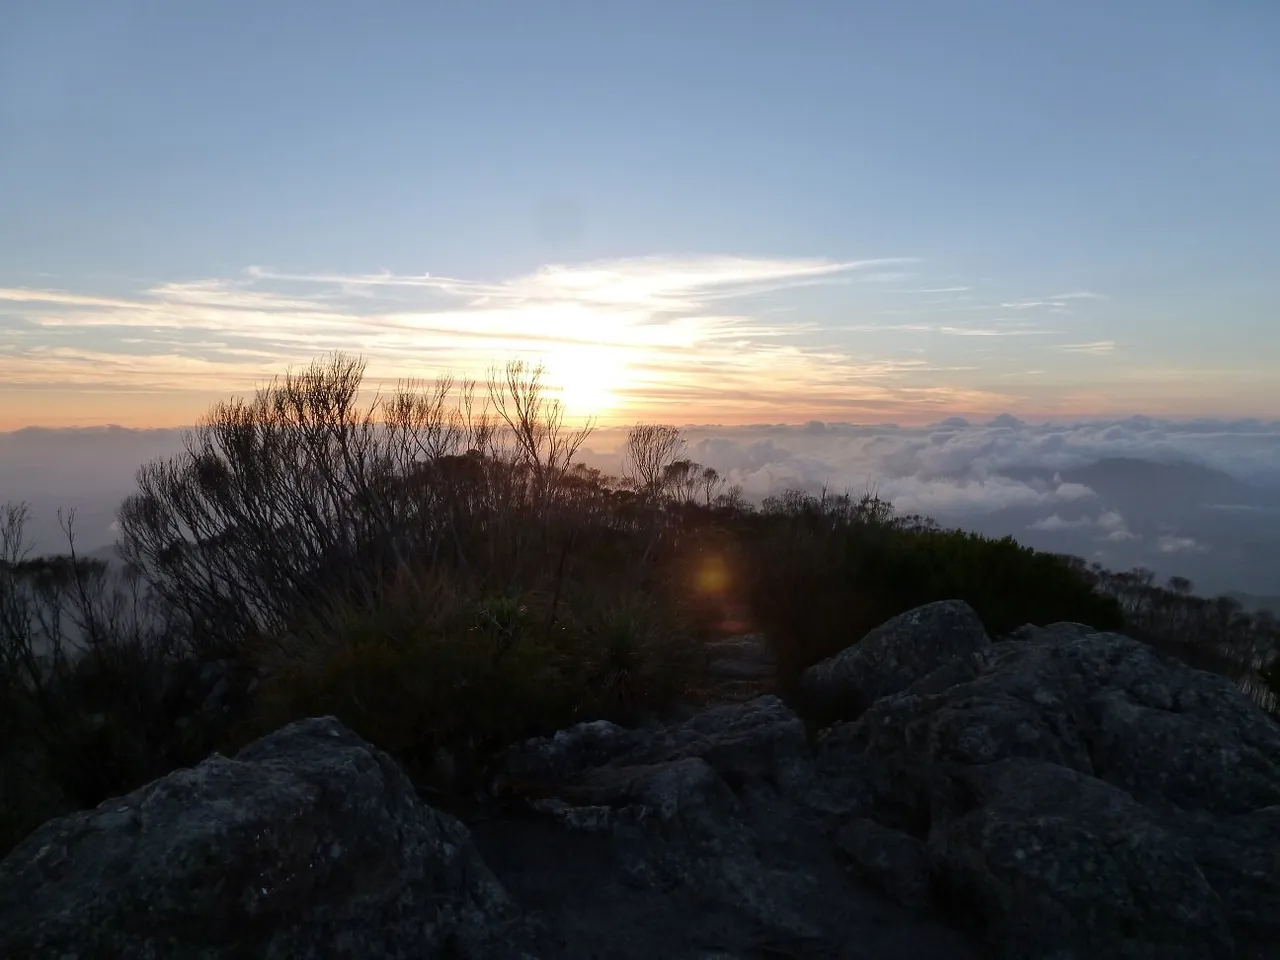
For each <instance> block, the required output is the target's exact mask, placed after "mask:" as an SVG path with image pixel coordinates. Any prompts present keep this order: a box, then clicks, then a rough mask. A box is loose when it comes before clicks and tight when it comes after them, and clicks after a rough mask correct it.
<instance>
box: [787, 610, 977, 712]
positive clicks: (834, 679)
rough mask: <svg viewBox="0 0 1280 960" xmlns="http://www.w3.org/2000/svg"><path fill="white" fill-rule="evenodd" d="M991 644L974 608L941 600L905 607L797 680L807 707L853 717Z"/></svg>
mask: <svg viewBox="0 0 1280 960" xmlns="http://www.w3.org/2000/svg"><path fill="white" fill-rule="evenodd" d="M990 645H991V640H990V639H989V638H988V637H987V633H986V630H985V628H984V627H983V625H982V621H981V620H980V619H979V618H978V615H977V614H976V613H975V612H974V610H973V608H972V607H970V606H969V605H968V604H967V603H965V602H963V601H961V600H943V601H939V602H937V603H930V604H927V605H925V606H923V607H917V608H916V609H914V610H909V611H907V612H906V613H903V614H901V615H899V616H897V617H894V618H893V619H892V620H889V621H887V622H885V623H883V624H881V625H880V626H878V627H876V628H875V629H874V630H872V631H871V632H870V633H868V634H867V635H866V636H865V637H863V638H862V640H861V641H859V642H858V643H856V644H854V645H853V646H851V647H849V648H847V649H845V650H844V651H842V652H841V653H838V654H836V655H835V656H834V657H830V658H828V659H826V660H823V661H822V662H821V663H817V664H815V665H814V666H812V667H810V668H809V669H808V670H806V671H805V672H804V674H803V675H802V676H801V678H800V695H801V699H802V702H803V703H804V706H805V709H806V710H807V711H810V712H811V713H812V714H813V715H814V716H817V717H820V718H822V719H823V720H852V719H855V718H857V717H858V716H860V715H861V714H862V713H863V712H864V711H865V710H867V709H868V708H869V707H870V706H871V705H872V704H873V703H875V702H876V701H877V700H879V699H880V698H882V697H887V696H890V695H892V694H895V693H898V692H900V691H902V690H905V689H906V688H907V687H909V686H911V684H913V683H915V682H916V681H917V680H920V679H921V678H923V677H925V676H927V675H929V674H930V673H932V672H933V671H935V670H937V669H938V668H940V667H943V666H945V665H946V664H948V663H950V662H951V661H953V660H958V659H963V658H965V657H967V656H969V655H972V654H976V653H980V652H981V651H983V650H985V649H987V648H988V647H989V646H990Z"/></svg>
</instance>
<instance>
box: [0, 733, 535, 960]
mask: <svg viewBox="0 0 1280 960" xmlns="http://www.w3.org/2000/svg"><path fill="white" fill-rule="evenodd" d="M509 915H510V904H509V901H508V898H507V896H506V894H505V892H504V891H503V889H502V887H501V885H500V884H498V882H497V881H496V880H495V879H494V878H493V876H492V874H491V873H490V872H489V870H488V869H487V868H486V867H485V865H484V863H483V861H482V860H481V859H480V857H479V855H478V854H477V853H476V850H475V847H474V846H473V845H472V842H471V838H470V836H469V834H468V833H467V830H466V828H465V827H463V826H462V824H460V823H459V822H458V821H457V820H455V819H454V818H453V817H450V816H448V815H446V814H443V813H440V812H438V811H435V810H432V809H431V808H429V807H425V806H423V805H422V804H421V803H419V802H418V800H417V798H416V796H415V794H414V791H413V787H412V785H411V784H410V783H409V781H408V779H407V778H406V777H405V775H404V774H403V773H402V772H401V771H400V769H399V768H398V767H397V766H396V765H395V763H393V762H392V761H391V759H390V758H389V757H387V756H386V755H385V754H383V753H382V752H381V751H378V750H375V749H373V748H372V747H370V746H369V745H368V744H366V743H364V742H363V741H361V740H360V739H359V738H358V737H356V736H355V735H354V734H352V733H350V732H349V731H348V730H346V728H344V727H343V726H341V725H340V724H339V723H337V721H335V720H332V719H317V720H307V721H303V722H301V723H296V724H293V725H291V726H288V727H285V728H284V729H282V730H280V731H278V732H276V733H274V734H272V735H270V736H268V737H265V738H263V739H262V740H259V741H257V742H255V743H253V744H251V745H249V746H248V747H246V748H245V749H244V750H243V751H241V752H240V753H239V754H238V755H237V756H236V757H235V758H234V759H227V758H225V757H220V756H217V755H215V756H212V757H210V758H209V759H208V760H206V761H205V762H204V763H201V764H200V765H199V766H197V767H194V768H191V769H187V770H180V771H177V772H176V773H173V774H170V775H169V776H167V777H164V778H163V779H161V780H157V781H155V782H154V783H151V784H148V785H147V786H145V787H143V788H142V789H140V790H137V791H135V792H134V793H131V794H129V795H128V796H125V797H121V798H119V799H116V800H110V801H108V802H106V803H104V804H102V805H101V806H99V807H98V808H97V809H96V810H92V811H89V812H86V813H79V814H75V815H74V816H70V817H64V818H62V819H59V820H53V821H51V822H49V823H47V824H45V825H44V826H43V827H41V828H40V829H38V830H37V831H36V832H35V833H34V834H32V835H31V836H30V837H28V838H27V839H26V840H25V841H23V842H22V843H21V844H19V845H18V847H17V848H16V849H14V850H13V851H12V852H11V853H10V854H9V856H8V857H7V858H6V859H5V860H4V862H3V863H0V957H6V958H7V957H12V958H19V957H23V958H25V957H32V958H37V957H41V958H42V957H53V958H61V960H68V958H82V960H89V958H97V957H103V958H106V957H129V958H140V960H146V958H157V960H159V958H169V957H173V958H187V957H193V958H194V957H199V958H202V960H204V958H209V960H212V958H221V957H271V958H280V960H285V958H308V957H315V958H319V957H350V958H353V960H354V958H372V957H397V958H398V957H404V958H410V957H412V958H415V960H416V958H423V957H443V956H466V955H468V953H469V952H470V953H474V952H476V951H479V950H481V949H482V948H486V947H487V942H488V940H489V938H491V937H492V936H493V935H494V934H495V933H500V931H501V930H502V927H503V923H504V921H505V920H506V919H507V918H508V917H509Z"/></svg>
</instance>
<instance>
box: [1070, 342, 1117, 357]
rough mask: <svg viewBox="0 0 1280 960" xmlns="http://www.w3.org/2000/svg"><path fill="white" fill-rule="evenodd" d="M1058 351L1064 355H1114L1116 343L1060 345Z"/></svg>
mask: <svg viewBox="0 0 1280 960" xmlns="http://www.w3.org/2000/svg"><path fill="white" fill-rule="evenodd" d="M1056 349H1058V350H1061V351H1062V352H1063V353H1088V354H1092V355H1094V356H1104V355H1106V354H1109V353H1114V352H1115V349H1116V342H1115V341H1114V340H1091V341H1090V342H1088V343H1060V344H1057V346H1056Z"/></svg>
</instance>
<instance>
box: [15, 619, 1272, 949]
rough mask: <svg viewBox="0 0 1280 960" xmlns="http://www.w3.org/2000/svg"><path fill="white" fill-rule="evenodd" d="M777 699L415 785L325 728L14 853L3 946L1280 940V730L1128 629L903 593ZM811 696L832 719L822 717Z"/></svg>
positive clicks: (275, 738) (293, 733)
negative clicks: (1014, 622) (469, 803)
mask: <svg viewBox="0 0 1280 960" xmlns="http://www.w3.org/2000/svg"><path fill="white" fill-rule="evenodd" d="M796 703H797V704H799V705H800V706H801V707H802V708H804V712H805V714H806V716H810V715H812V716H821V717H824V718H835V720H834V722H833V723H831V724H830V725H827V726H825V727H821V728H817V729H814V728H813V727H812V725H811V726H809V727H807V726H806V724H805V722H804V721H803V720H802V719H801V717H800V716H798V715H797V714H796V713H795V712H794V711H793V710H792V708H791V707H789V706H788V705H787V704H786V703H784V702H783V700H782V699H780V698H778V697H776V696H773V695H764V696H759V697H756V698H754V699H751V700H748V701H746V702H741V703H725V704H722V705H720V706H716V707H713V708H710V709H706V710H703V711H701V712H697V713H695V714H694V715H692V716H688V717H685V718H683V719H679V720H673V721H670V722H666V723H659V722H653V723H651V724H648V725H646V726H643V727H640V728H636V729H624V728H621V727H618V726H614V725H612V724H609V723H604V722H595V723H585V724H580V725H578V726H576V727H573V728H570V729H568V730H564V731H561V732H560V733H558V734H556V735H555V736H553V737H549V738H542V739H536V740H531V741H528V742H525V743H522V744H518V745H515V746H513V747H512V748H511V749H510V750H509V751H508V752H507V754H506V756H505V757H504V758H503V762H502V763H501V764H500V770H499V773H498V775H497V776H496V777H495V779H494V782H493V784H492V791H491V792H492V797H491V798H490V799H491V802H490V803H489V804H488V813H487V815H486V816H484V817H477V818H476V819H475V820H474V822H472V823H470V825H469V826H464V825H463V824H462V823H461V822H459V821H458V820H457V819H455V818H454V817H452V816H450V815H448V814H446V813H443V812H441V811H439V810H435V809H433V808H431V807H430V806H427V805H426V804H424V803H422V802H421V801H420V800H419V798H418V797H417V795H416V794H415V792H414V789H413V786H412V785H411V784H410V783H409V781H408V779H407V778H406V776H405V775H404V774H403V773H402V772H401V771H400V770H399V769H398V768H397V767H396V765H395V764H394V763H393V762H392V761H391V760H390V759H389V758H388V757H387V756H386V755H385V754H383V753H382V752H381V751H379V750H377V749H375V748H374V747H372V746H370V745H369V744H366V743H364V742H363V741H361V740H360V739H359V738H358V737H356V736H355V735H353V734H352V733H351V732H349V731H348V730H346V729H345V728H344V727H343V726H342V725H341V724H340V723H338V722H337V721H336V720H334V719H332V718H320V719H312V720H306V721H303V722H300V723H295V724H292V725H290V726H288V727H285V728H284V729H282V730H279V731H277V732H276V733H273V734H271V735H270V736H267V737H265V738H263V739H261V740H259V741H257V742H255V743H253V744H251V745H249V746H248V747H246V748H245V749H244V750H242V751H241V752H240V753H239V754H237V755H236V756H235V757H234V758H226V757H222V756H217V755H215V756H212V757H210V758H209V759H207V760H206V761H204V762H203V763H201V764H200V765H198V766H196V767H194V768H191V769H186V770H179V771H176V772H174V773H172V774H170V775H168V776H166V777H164V778H162V779H160V780H157V781H155V782H154V783H151V784H149V785H147V786H145V787H143V788H141V789H140V790H137V791H135V792H134V793H132V794H129V795H128V796H125V797H121V798H119V799H116V800H112V801H109V802H107V803H104V804H102V805H101V806H100V807H98V808H97V809H96V810H92V811H87V812H83V813H79V814H75V815H73V816H69V817H64V818H61V819H57V820H53V821H50V822H49V823H47V824H45V825H44V826H43V827H41V828H39V829H38V830H36V831H35V833H34V834H32V835H31V836H30V837H28V838H27V839H26V840H25V841H24V842H23V843H21V844H20V845H19V846H18V847H17V848H16V849H14V850H13V851H12V853H11V854H10V855H9V856H8V857H7V858H6V859H5V860H4V862H3V863H2V864H0V956H4V957H14V958H19V957H53V958H81V960H88V958H94V957H137V958H162V957H175V958H188V957H189V958H210V960H212V958H231V957H278V958H286V957H288V958H295V957H296V958H320V957H350V958H357V957H359V958H382V957H395V958H400V957H403V958H410V957H412V958H432V957H440V958H445V957H450V958H478V960H479V958H485V960H487V958H494V960H499V958H513V960H515V958H524V960H530V958H539V960H551V958H561V957H563V958H588V957H621V958H629V957H634V958H641V957H643V958H656V957H663V958H689V960H694V958H701V960H713V958H716V960H730V958H766V957H767V958H787V957H793V958H809V957H812V958H832V960H834V958H857V957H865V958H876V960H891V958H895V957H901V958H912V960H928V958H967V957H973V958H977V957H987V956H990V957H1000V958H1053V960H1072V958H1109V957H1116V958H1147V957H1150V958H1160V960H1177V958H1197V960H1199V958H1209V957H1213V958H1231V957H1238V958H1255V957H1257V958H1261V957H1280V948H1278V947H1277V945H1280V909H1278V908H1277V907H1278V905H1280V724H1277V723H1276V722H1275V721H1274V720H1272V719H1271V718H1270V717H1268V716H1267V715H1266V714H1265V713H1263V712H1262V711H1261V710H1260V709H1259V708H1257V707H1256V706H1254V705H1253V704H1252V703H1251V702H1250V701H1249V700H1248V699H1247V698H1245V697H1244V696H1243V695H1242V694H1241V693H1240V692H1239V691H1238V690H1237V689H1236V688H1235V687H1234V686H1233V685H1232V684H1231V683H1229V682H1228V681H1227V680H1225V679H1222V678H1220V677H1218V676H1215V675H1212V674H1207V673H1203V672H1200V671H1197V670H1194V669H1191V668H1190V667H1187V666H1185V665H1183V664H1182V663H1180V662H1178V661H1175V660H1171V659H1169V658H1168V657H1165V656H1162V655H1160V654H1158V653H1156V652H1155V651H1154V650H1152V649H1151V648H1149V647H1147V646H1145V645H1144V644H1142V643H1139V642H1137V641H1134V640H1131V639H1129V638H1127V637H1124V636H1119V635H1116V634H1111V633H1099V632H1095V631H1093V630H1092V629H1091V628H1089V627H1087V626H1084V625H1081V624H1051V625H1048V626H1043V627H1032V626H1028V627H1025V628H1022V629H1021V630H1018V631H1016V632H1015V633H1014V634H1012V635H1010V636H1008V637H1004V638H1001V639H999V640H996V641H993V640H992V639H991V638H989V637H988V636H987V635H986V633H985V632H984V630H983V628H982V624H981V622H980V621H979V620H978V618H977V616H976V615H975V614H974V613H973V611H972V610H971V609H969V608H968V607H967V606H966V605H964V604H963V603H959V602H954V601H948V602H944V603H937V604H931V605H929V606H926V607H921V608H919V609H917V610H913V611H910V612H908V613H906V614H903V615H902V616H900V617H897V618H895V619H894V620H892V621H890V622H888V623H886V624H884V625H883V626H881V627H880V628H878V629H877V630H875V631H873V632H872V633H871V634H870V635H868V636H867V637H866V638H864V639H863V640H862V641H861V642H860V643H858V644H856V645H854V646H852V647H850V648H849V649H848V650H846V651H845V652H844V653H842V654H840V655H839V656H837V657H835V658H832V659H831V660H829V661H826V662H824V663H821V664H818V665H816V666H815V667H813V668H812V669H811V670H810V671H809V672H808V673H807V674H806V675H805V676H804V677H803V679H802V682H801V683H800V685H799V694H798V696H797V698H796ZM809 707H812V709H809Z"/></svg>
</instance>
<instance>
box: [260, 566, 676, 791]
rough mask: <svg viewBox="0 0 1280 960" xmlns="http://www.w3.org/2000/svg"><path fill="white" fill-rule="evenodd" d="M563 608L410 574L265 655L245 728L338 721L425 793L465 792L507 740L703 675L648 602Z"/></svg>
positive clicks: (623, 706)
mask: <svg viewBox="0 0 1280 960" xmlns="http://www.w3.org/2000/svg"><path fill="white" fill-rule="evenodd" d="M565 607H566V608H570V607H572V611H573V612H572V613H566V615H565V616H564V617H563V618H562V619H559V620H555V621H553V620H552V619H551V613H552V611H551V604H550V601H549V600H548V598H547V597H546V596H544V595H541V594H538V593H528V594H525V595H500V596H481V597H480V598H479V599H475V600H472V599H469V598H468V597H467V596H466V594H465V592H464V591H462V590H460V589H459V588H458V587H456V586H455V585H453V584H451V583H449V582H447V581H445V580H444V579H443V578H442V577H441V575H439V574H420V575H418V576H411V575H408V574H404V575H401V576H400V577H399V578H397V580H396V582H395V583H394V585H393V586H391V587H389V588H387V589H384V590H382V591H381V592H380V593H379V594H378V595H377V596H376V597H374V598H371V599H370V600H369V601H367V602H364V603H360V604H351V603H345V602H344V603H341V604H335V605H333V606H331V607H329V608H328V609H326V610H325V611H323V612H322V613H321V614H319V615H317V616H314V617H312V618H309V619H308V620H307V621H305V622H304V623H302V624H300V626H299V628H298V630H297V631H295V633H294V634H293V635H292V636H291V637H289V638H288V639H287V640H286V641H285V642H283V643H281V644H279V645H273V646H272V647H269V648H267V649H265V650H264V654H263V662H262V669H263V671H264V673H265V674H266V679H265V681H264V683H263V685H262V688H261V695H260V698H259V707H258V715H257V717H256V718H255V722H254V723H253V724H252V725H251V727H250V728H247V729H246V730H245V734H246V735H256V734H259V733H262V732H265V731H266V730H269V729H274V728H276V727H278V726H279V725H281V724H283V723H286V722H289V721H291V720H296V719H300V718H302V717H308V716H317V715H325V714H332V715H334V716H337V717H338V718H339V719H340V720H342V721H343V722H344V723H345V724H347V725H348V726H349V727H351V728H352V729H353V730H354V731H356V732H357V733H358V734H360V735H361V736H362V737H364V738H366V739H367V740H369V741H370V742H371V743H374V744H376V745H378V746H379V747H382V748H383V749H385V750H387V751H388V752H390V753H391V754H392V755H393V756H395V757H396V758H397V759H398V760H400V761H401V762H402V763H403V764H404V765H405V767H406V769H408V770H409V772H410V775H411V776H412V777H414V778H415V780H416V781H417V782H418V783H419V784H420V785H421V786H423V787H424V788H426V789H430V790H434V791H437V792H445V793H453V794H454V795H455V796H456V795H457V794H459V793H464V794H465V793H469V792H471V791H473V790H474V789H475V788H476V787H477V786H478V785H479V784H480V783H481V782H482V780H483V778H484V776H485V771H486V769H487V764H488V763H489V762H490V760H491V759H492V757H493V756H494V755H495V754H496V753H497V752H498V751H499V750H501V749H503V748H504V747H506V746H508V745H510V744H511V743H513V742H515V741H517V740H519V739H521V738H523V737H528V736H535V735H540V734H549V733H552V732H554V731H555V730H558V729H561V728H563V727H565V726H567V725H569V724H572V723H574V722H576V721H578V720H582V719H596V718H607V719H613V720H631V719H635V718H636V717H637V716H639V715H640V714H641V713H642V712H643V711H644V710H646V709H656V708H661V707H662V706H664V705H665V704H667V703H669V702H670V701H671V700H672V699H673V698H674V697H675V696H676V695H677V694H678V693H679V692H681V690H682V689H683V684H684V682H686V680H687V678H689V677H691V676H693V675H695V673H696V671H695V664H694V662H693V661H692V659H691V654H692V652H693V651H694V649H695V648H694V647H693V646H692V645H691V644H690V643H688V642H687V641H686V640H684V639H682V637H681V636H680V635H679V633H678V632H676V631H675V630H673V629H672V628H671V627H670V625H669V622H668V620H667V619H666V618H665V617H664V616H663V613H662V612H661V611H660V610H658V608H657V607H656V606H655V605H654V604H653V603H651V602H648V601H646V600H645V599H644V598H642V597H636V596H628V595H626V594H621V595H606V594H595V595H593V594H590V593H585V592H584V593H579V594H577V595H575V596H574V597H573V603H572V604H565ZM442 755H443V756H447V758H448V761H447V766H448V767H449V768H450V771H449V773H448V774H447V776H446V775H445V774H443V773H442V771H441V766H442V759H441V758H442ZM445 799H448V798H447V797H446V798H445Z"/></svg>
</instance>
